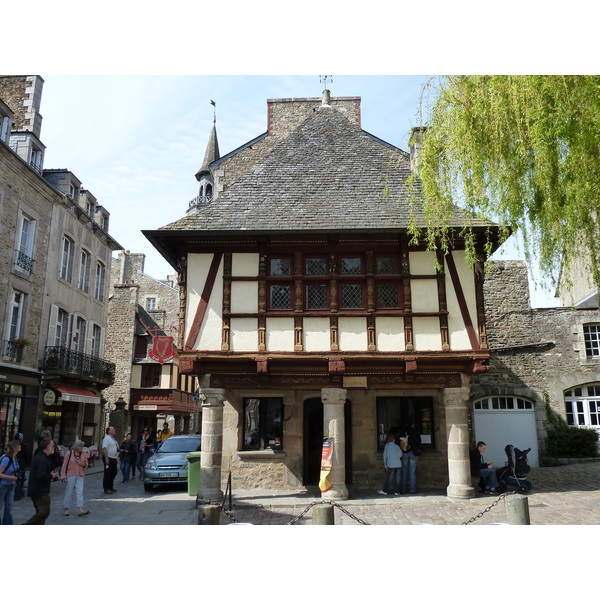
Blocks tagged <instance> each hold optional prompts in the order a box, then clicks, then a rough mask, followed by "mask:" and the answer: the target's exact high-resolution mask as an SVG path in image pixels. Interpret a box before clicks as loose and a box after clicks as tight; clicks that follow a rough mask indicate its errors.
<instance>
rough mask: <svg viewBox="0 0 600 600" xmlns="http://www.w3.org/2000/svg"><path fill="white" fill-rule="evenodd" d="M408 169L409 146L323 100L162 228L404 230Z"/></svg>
mask: <svg viewBox="0 0 600 600" xmlns="http://www.w3.org/2000/svg"><path fill="white" fill-rule="evenodd" d="M221 161H223V159H221ZM225 172H227V170H225ZM410 173H411V172H410V157H409V155H408V154H407V153H406V152H404V151H402V150H400V149H399V148H395V147H394V146H392V145H390V144H387V143H386V142H383V141H382V140H380V139H378V138H376V137H375V136H372V135H371V134H369V133H367V132H365V131H363V130H361V129H359V128H357V127H356V126H355V125H353V124H352V123H351V122H350V121H349V120H348V119H347V118H346V117H345V116H344V115H343V114H341V113H340V112H339V111H337V110H335V109H334V108H331V107H326V106H324V107H321V108H320V109H319V110H317V111H315V112H314V113H313V114H312V115H311V116H309V117H308V118H307V119H306V120H305V121H304V122H303V123H302V124H301V125H300V127H299V128H298V129H296V131H295V132H293V133H291V134H290V135H289V136H287V137H286V138H285V139H284V140H283V141H282V142H281V143H279V144H278V145H277V146H275V147H274V148H273V150H272V151H271V152H270V153H269V154H268V155H267V156H265V157H264V158H262V159H261V160H259V161H258V162H256V164H254V165H253V166H252V167H251V168H250V170H249V171H248V172H247V173H246V174H245V175H242V176H241V177H240V178H239V179H238V180H237V181H235V182H234V183H231V184H229V182H227V181H223V182H222V183H224V184H225V191H221V192H219V193H218V194H217V196H216V197H215V199H214V200H213V201H212V203H210V204H208V205H206V206H202V207H201V208H199V209H198V210H197V211H196V212H195V213H191V214H189V215H188V216H186V217H184V218H182V219H180V220H178V221H175V222H174V223H171V224H169V225H166V226H164V227H161V228H160V231H165V230H171V231H197V232H202V231H205V232H217V231H219V232H225V231H231V232H235V231H240V232H242V231H243V232H246V233H248V232H249V231H261V232H284V231H307V232H309V231H317V230H318V231H324V230H338V231H339V230H355V231H359V230H362V231H365V230H390V229H394V230H395V229H406V228H407V227H408V226H409V224H410V221H409V198H410V195H411V193H413V192H411V190H409V188H408V187H407V186H406V180H407V178H408V177H409V176H410ZM215 188H216V189H219V188H218V186H217V185H216V186H215ZM417 207H418V202H417ZM417 211H418V209H417ZM416 214H417V223H418V224H419V225H424V219H423V218H422V213H419V212H417V213H416ZM465 224H471V225H473V226H475V227H478V226H482V227H487V226H490V225H491V226H493V225H494V224H493V223H490V222H488V221H482V220H475V221H473V220H472V219H471V218H470V216H469V215H467V213H466V212H463V211H461V210H459V209H457V210H456V213H455V216H454V218H453V219H452V220H451V222H450V225H451V226H456V227H462V226H463V225H465Z"/></svg>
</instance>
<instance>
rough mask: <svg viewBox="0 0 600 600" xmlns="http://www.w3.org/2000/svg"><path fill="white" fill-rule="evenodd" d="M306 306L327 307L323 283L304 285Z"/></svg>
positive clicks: (325, 290) (325, 287)
mask: <svg viewBox="0 0 600 600" xmlns="http://www.w3.org/2000/svg"><path fill="white" fill-rule="evenodd" d="M306 308H327V286H326V285H325V284H324V283H323V284H319V285H307V286H306Z"/></svg>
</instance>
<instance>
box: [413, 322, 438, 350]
mask: <svg viewBox="0 0 600 600" xmlns="http://www.w3.org/2000/svg"><path fill="white" fill-rule="evenodd" d="M413 341H414V345H415V350H416V351H418V352H423V351H425V350H441V349H442V336H441V334H440V319H439V318H438V317H414V318H413Z"/></svg>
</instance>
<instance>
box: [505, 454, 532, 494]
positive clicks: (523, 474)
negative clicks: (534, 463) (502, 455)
mask: <svg viewBox="0 0 600 600" xmlns="http://www.w3.org/2000/svg"><path fill="white" fill-rule="evenodd" d="M504 452H506V456H507V458H508V465H507V466H506V467H502V468H500V469H498V470H497V471H496V477H497V479H498V491H499V492H500V493H502V492H505V491H506V490H507V488H509V487H518V488H519V489H520V490H521V491H522V492H526V491H527V490H530V489H531V483H530V482H529V481H527V473H529V471H530V469H531V467H530V466H529V461H528V460H527V454H528V453H529V452H531V448H527V450H519V449H518V448H515V447H514V446H512V445H511V444H509V445H508V446H506V447H505V448H504Z"/></svg>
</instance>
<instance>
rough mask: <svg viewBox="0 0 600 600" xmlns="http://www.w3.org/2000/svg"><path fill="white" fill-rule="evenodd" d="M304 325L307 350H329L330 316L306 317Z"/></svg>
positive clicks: (305, 348) (304, 343)
mask: <svg viewBox="0 0 600 600" xmlns="http://www.w3.org/2000/svg"><path fill="white" fill-rule="evenodd" d="M302 326H303V336H304V341H303V345H304V350H305V351H306V352H323V351H329V349H330V347H331V342H330V338H329V317H308V318H306V319H304V322H303V325H302Z"/></svg>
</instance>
